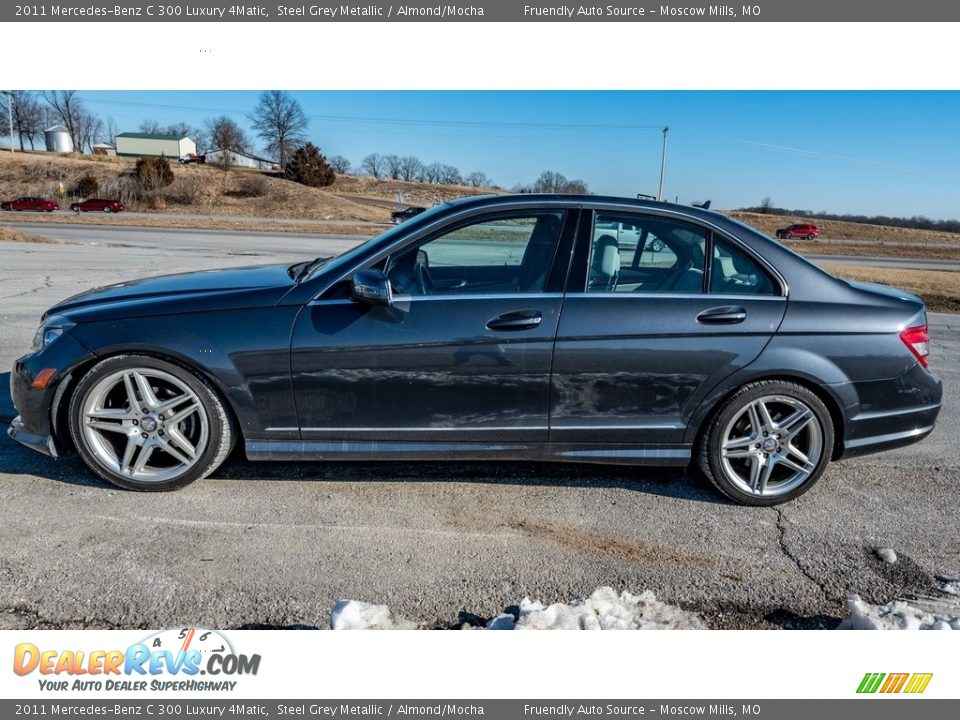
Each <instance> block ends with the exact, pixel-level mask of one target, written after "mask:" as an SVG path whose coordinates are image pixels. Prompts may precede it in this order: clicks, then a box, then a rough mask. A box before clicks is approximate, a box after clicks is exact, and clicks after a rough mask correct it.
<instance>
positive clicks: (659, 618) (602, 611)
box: [330, 587, 706, 630]
mask: <svg viewBox="0 0 960 720" xmlns="http://www.w3.org/2000/svg"><path fill="white" fill-rule="evenodd" d="M519 608H520V613H519V616H518V617H516V616H514V615H512V614H510V613H502V614H500V615H498V616H497V617H495V618H493V619H492V620H490V621H489V622H488V623H487V624H486V625H485V626H484V627H483V628H480V627H473V628H471V627H470V626H465V628H469V629H477V630H479V629H486V630H668V629H670V630H690V629H703V628H706V625H705V624H704V623H703V621H702V620H701V619H700V617H699V616H698V615H697V614H696V613H692V612H688V611H686V610H683V609H682V608H679V607H676V606H675V605H670V604H668V603H663V602H660V601H659V600H657V598H656V596H655V595H654V594H653V593H652V592H650V591H646V592H642V593H640V594H639V595H633V594H631V593H629V592H622V593H620V594H619V595H618V594H617V593H616V592H615V591H614V590H613V588H610V587H601V588H597V589H596V590H594V591H593V593H591V595H590V596H589V597H587V598H576V599H574V600H572V601H571V602H570V603H554V604H553V605H544V604H543V603H541V602H538V601H534V600H531V599H530V598H524V599H523V600H522V601H521V602H520V605H519ZM330 626H331V627H332V628H333V629H334V630H412V629H416V628H418V627H420V626H418V625H417V624H416V623H414V622H411V621H410V620H406V619H403V618H395V617H394V616H393V614H392V613H391V611H390V608H389V607H388V606H386V605H371V604H369V603H365V602H360V601H359V600H341V601H340V602H338V603H337V604H336V605H335V606H334V608H333V612H332V613H331V615H330Z"/></svg>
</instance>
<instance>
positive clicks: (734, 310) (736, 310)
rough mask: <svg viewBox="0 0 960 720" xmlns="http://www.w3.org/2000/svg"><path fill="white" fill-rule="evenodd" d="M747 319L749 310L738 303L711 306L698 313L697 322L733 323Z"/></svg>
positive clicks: (711, 323) (712, 323)
mask: <svg viewBox="0 0 960 720" xmlns="http://www.w3.org/2000/svg"><path fill="white" fill-rule="evenodd" d="M746 319H747V311H746V310H744V309H743V308H742V307H739V306H737V305H724V306H723V307H715V308H710V309H709V310H704V311H703V312H702V313H700V314H699V315H697V322H698V323H703V324H704V325H733V324H736V323H741V322H743V321H744V320H746Z"/></svg>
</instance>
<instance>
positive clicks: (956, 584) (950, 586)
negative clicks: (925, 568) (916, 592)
mask: <svg viewBox="0 0 960 720" xmlns="http://www.w3.org/2000/svg"><path fill="white" fill-rule="evenodd" d="M939 580H940V589H941V590H943V591H944V592H945V593H950V594H951V595H960V578H939Z"/></svg>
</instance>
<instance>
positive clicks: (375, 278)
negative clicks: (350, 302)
mask: <svg viewBox="0 0 960 720" xmlns="http://www.w3.org/2000/svg"><path fill="white" fill-rule="evenodd" d="M353 299H354V300H358V301H360V302H365V303H368V304H369V305H383V306H385V307H390V306H391V305H393V292H392V291H391V290H390V281H389V280H388V279H387V276H386V275H384V274H383V272H382V271H380V270H374V269H370V270H358V271H357V272H356V274H354V276H353Z"/></svg>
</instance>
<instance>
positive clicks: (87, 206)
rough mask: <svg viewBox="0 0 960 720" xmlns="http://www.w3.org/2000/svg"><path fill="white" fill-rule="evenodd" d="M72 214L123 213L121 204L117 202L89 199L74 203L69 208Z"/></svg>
mask: <svg viewBox="0 0 960 720" xmlns="http://www.w3.org/2000/svg"><path fill="white" fill-rule="evenodd" d="M70 209H71V210H73V211H74V212H78V213H80V212H105V213H118V212H123V203H122V202H120V201H119V200H106V199H104V198H90V199H88V200H81V201H80V202H75V203H73V204H72V205H71V206H70Z"/></svg>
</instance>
